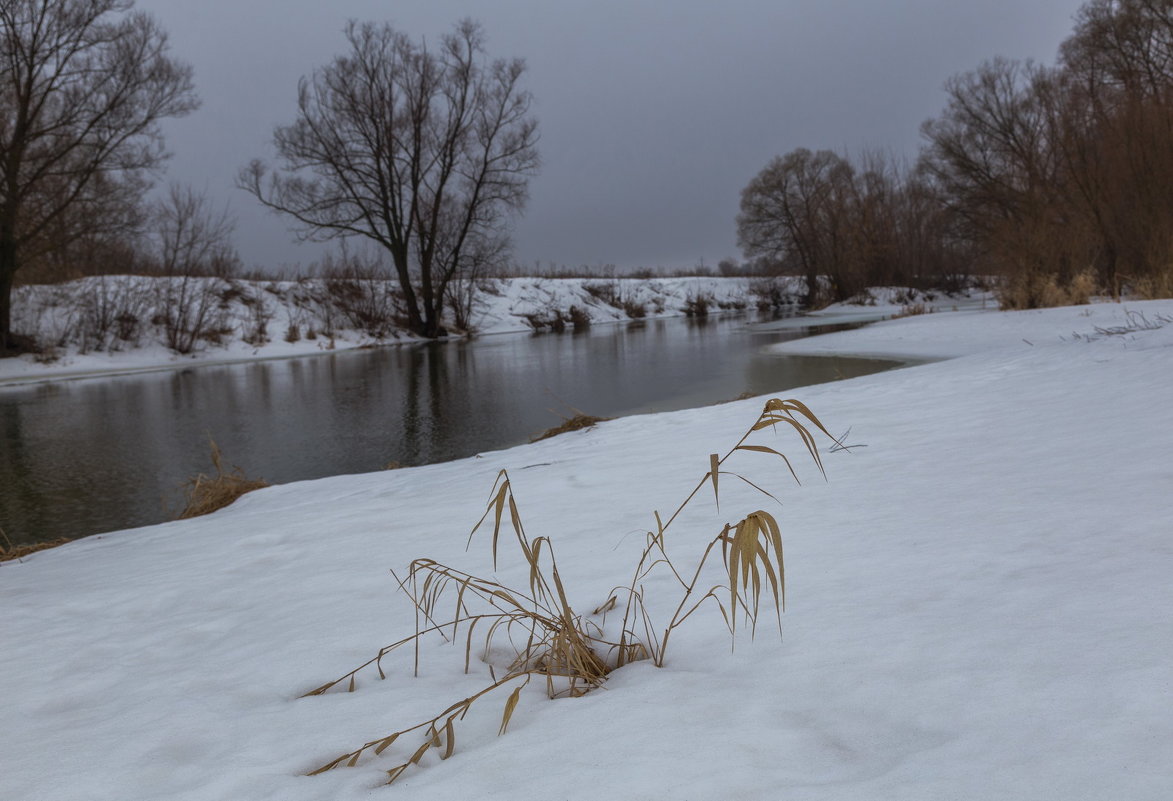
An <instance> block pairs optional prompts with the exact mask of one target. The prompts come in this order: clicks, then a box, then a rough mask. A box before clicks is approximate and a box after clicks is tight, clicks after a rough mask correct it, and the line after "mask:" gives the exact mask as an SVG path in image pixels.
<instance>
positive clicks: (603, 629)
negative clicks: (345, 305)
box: [306, 399, 834, 783]
mask: <svg viewBox="0 0 1173 801" xmlns="http://www.w3.org/2000/svg"><path fill="white" fill-rule="evenodd" d="M779 426H781V427H782V428H784V429H793V431H794V432H795V433H796V434H797V435H798V437H799V439H800V441H801V442H802V445H803V447H804V449H805V450H806V451H807V453H808V455H809V456H810V457H811V459H812V460H813V461H814V463H815V465H816V466H817V467H818V469H819V471H820V472H822V471H823V464H822V460H821V458H820V456H819V450H818V447H817V444H816V439H815V434H816V433H822V434H823V435H826V436H827V437H828V438H829V439H831V440H833V441H834V437H832V436H831V435H830V433H829V432H828V431H827V429H826V428H825V427H824V426H823V424H822V423H821V422H820V421H819V420H818V418H817V417H815V415H814V414H813V413H812V412H811V411H810V410H809V409H808V408H807V407H806V406H805V405H803V404H802V403H800V402H799V401H796V400H778V399H772V400H770V401H767V403H766V404H765V407H764V408H763V410H762V412H761V414H760V415H759V416H758V418H757V420H755V421H754V424H753V425H752V426H751V427H750V428H749V430H748V431H746V433H745V435H744V436H742V438H741V439H740V440H738V442H737V444H735V445H734V446H733V447H732V448H731V449H730V450H729V451H728V452H727V453H726V454H725V455H724V456H720V455H718V454H712V455H711V456H710V457H709V470H708V472H706V473H705V474H704V476H703V477H702V478H701V479H700V481H699V482H698V484H697V485H696V487H695V488H694V489H693V490H692V492H691V493H689V495H688V496H687V497H686V498H685V499H684V501H683V502H682V503H681V504H680V506H679V507H677V508H676V510H675V511H674V512H672V514H671V515H670V516H669V517H668V518H667V520H666V521H665V520H664V519H663V518H662V517H661V516H660V514H659V513H658V512H657V513H655V521H656V526H655V530H654V531H649V532H648V533H647V539H646V542H645V546H644V548H643V550H642V553H641V555H640V558H639V560H638V562H637V564H636V566H635V569H634V571H633V573H632V577H631V579H630V581H629V582H628V583H627V584H621V585H619V586H617V587H615V588H614V589H612V590H611V591H610V592H609V593H608V597H607V601H606V602H605V603H603V604H602V605H600V606H599V607H598V608H596V609H595V610H593V612H592V613H590V614H587V615H583V614H580V613H579V612H576V611H575V610H574V609H573V608H572V606H571V604H570V601H569V596H568V593H567V590H566V587H565V586H564V584H563V580H562V574H561V573H560V571H559V569H558V561H557V559H556V558H555V554H554V544H553V542H552V541H551V540H550V538H549V537H545V536H539V537H533V538H531V537H530V536H529V535H528V534H527V533H526V531H525V526H524V523H523V520H522V515H521V512H520V510H519V507H518V503H517V499H516V498H515V496H514V494H513V486H512V483H511V481H510V479H509V475H508V473H506V472H505V471H501V473H499V474H498V476H497V480H496V482H495V483H494V486H493V490H492V492H491V494H490V498H489V501H488V504H487V506H486V509H485V513H484V515H483V516H482V517H481V519H480V521H479V522H478V523H477V524H476V526H474V527H473V530H472V532H471V533H470V535H469V542H470V543H471V541H472V538H473V536H474V535H475V534H476V533H477V531H480V530H482V529H484V530H486V531H490V533H489V535H488V536H489V537H490V553H491V555H492V562H493V569H494V571H495V570H496V568H497V563H498V559H499V557H500V556H501V552H502V549H503V545H502V535H503V534H504V535H505V540H506V541H507V542H511V543H512V546H511V549H512V552H513V555H514V556H515V557H516V556H520V558H521V563H522V565H523V566H524V567H525V568H527V569H528V581H527V583H526V585H525V586H524V587H508V586H505V585H504V584H501V583H500V582H498V581H496V580H494V579H488V578H484V577H481V576H477V575H473V574H471V573H467V572H465V571H462V570H458V569H456V568H453V567H450V566H447V565H443V564H440V563H439V562H436V561H434V560H432V559H426V558H423V559H416V560H414V561H413V562H412V563H411V564H410V565H409V566H408V569H407V572H406V574H405V575H403V576H402V577H399V576H396V578H397V580H398V582H399V587H400V589H401V590H402V591H403V592H404V593H405V594H406V595H407V597H408V599H409V600H410V602H411V604H412V605H413V607H414V609H415V611H416V627H415V631H414V633H412V634H409V635H407V636H405V637H403V638H402V639H400V640H398V641H396V642H394V643H392V644H390V645H388V646H386V647H384V648H382V649H380V650H379V652H378V653H377V654H376V655H375V656H374V657H373V658H372V659H370V660H368V661H367V662H365V663H363V664H362V665H359V666H358V667H357V668H355V669H354V670H352V671H350V672H349V673H346V674H344V675H342V676H341V677H339V678H337V679H334V680H333V681H330V682H327V683H325V684H323V685H321V686H319V687H317V688H316V689H314V690H312V691H310V692H309V693H306V695H307V696H310V695H322V694H324V693H326V692H328V691H330V690H332V689H335V688H338V687H345V688H346V689H347V690H348V691H350V692H354V691H355V689H356V680H357V677H358V676H359V674H360V673H363V672H371V671H373V672H376V673H377V674H378V677H379V678H380V679H385V678H386V677H387V672H386V670H385V668H384V661H385V660H387V659H389V658H390V657H391V655H392V653H393V652H396V651H399V650H400V649H404V648H407V649H409V650H410V651H411V652H412V653H413V654H414V658H413V666H414V669H415V671H416V672H417V673H418V670H419V653H420V647H421V644H422V643H423V642H424V641H425V640H428V639H431V638H435V637H439V638H442V639H444V640H448V641H450V642H453V643H457V644H460V645H462V647H461V648H460V653H461V655H462V658H463V661H464V669H465V672H468V671H469V670H470V669H471V667H472V662H473V657H474V654H476V655H477V656H478V657H480V658H482V659H484V660H485V661H486V662H489V658H488V657H489V654H490V653H500V652H505V653H508V654H510V657H509V658H508V661H506V662H502V663H499V664H498V667H494V666H493V664H492V663H491V662H490V665H489V679H490V680H489V683H488V684H487V685H486V686H484V687H483V688H482V689H480V690H478V691H477V692H476V693H474V694H472V695H470V696H468V697H466V698H462V699H460V700H458V701H455V702H454V703H452V704H450V705H449V706H448V707H446V708H445V709H444V710H443V711H441V712H440V713H439V714H437V715H435V716H433V717H431V718H428V719H426V720H423V721H420V722H418V723H415V724H414V725H412V726H409V727H407V728H403V729H399V730H397V731H395V732H392V733H390V734H387V735H384V736H381V737H379V738H377V739H374V740H370V741H368V742H366V743H364V744H363V745H361V746H359V747H358V748H356V749H355V750H353V751H349V752H347V753H345V754H342V755H340V756H338V757H336V758H334V759H332V760H330V761H329V762H327V763H325V764H323V765H322V766H320V767H318V768H317V769H316V770H313V771H311V775H314V774H319V773H323V772H325V771H328V770H331V769H333V768H336V767H339V766H342V765H346V766H352V767H353V766H355V765H357V764H358V763H359V761H360V760H361V759H362V758H363V757H364V756H367V755H371V756H378V755H381V754H383V753H384V752H385V751H387V750H388V749H390V748H392V746H393V745H395V744H396V743H397V742H398V741H400V739H401V738H404V737H406V736H407V735H420V736H419V737H418V739H415V740H414V742H413V744H412V745H410V746H409V749H410V750H409V751H405V752H404V754H403V756H404V757H406V758H405V759H402V761H399V762H397V764H395V765H394V766H393V767H391V768H390V769H388V770H387V771H386V772H387V776H388V783H390V782H393V781H395V780H396V779H397V778H399V777H400V776H401V775H402V774H403V773H404V772H405V771H406V770H408V769H409V768H410V767H411V766H412V765H419V764H420V763H421V761H422V760H423V759H424V757H425V755H427V754H428V753H429V752H433V753H436V754H438V755H439V757H440V758H441V759H447V758H448V757H450V756H451V755H452V754H453V752H454V749H455V744H456V731H457V727H456V724H457V723H459V722H460V721H461V720H462V719H463V718H464V717H465V715H467V714H468V712H469V710H470V709H471V708H472V707H473V705H474V704H476V703H477V702H478V701H480V700H482V699H484V698H486V697H487V696H489V695H491V694H494V693H496V692H497V691H502V692H504V690H506V689H508V690H509V693H508V695H507V696H506V697H505V702H504V705H503V707H502V708H501V718H500V726H499V729H498V731H499V733H504V732H505V731H506V729H507V728H508V726H509V723H510V720H511V719H512V717H513V715H514V712H515V710H516V708H517V705H518V703H519V701H520V698H521V692H522V690H523V689H524V688H525V687H526V686H528V685H529V684H530V683H531V682H532V681H534V680H535V679H536V680H538V681H539V682H540V683H542V684H543V685H544V688H545V692H546V695H547V696H548V697H550V698H560V697H575V696H581V695H583V694H585V693H588V692H590V691H591V690H594V689H596V688H598V687H601V686H602V685H603V684H604V683H605V681H606V680H607V676H608V675H609V674H610V673H611V672H612V671H614V670H616V669H618V668H620V667H622V666H624V665H625V664H629V663H631V662H636V661H642V660H651V661H652V663H653V664H655V665H656V666H658V667H662V666H663V665H664V664H665V660H666V658H667V653H668V646H669V641H670V638H671V636H672V634H673V633H674V632H675V631H676V630H677V629H678V628H680V627H681V626H682V625H683V624H684V622H685V621H686V620H688V619H689V618H690V617H691V616H692V615H693V614H694V613H696V612H697V611H698V610H699V609H700V608H701V607H703V606H705V605H706V604H708V605H711V606H716V607H717V609H718V611H719V612H720V614H721V616H722V618H723V620H724V622H725V624H726V627H727V628H728V630H729V634H730V637H731V638H734V637H736V634H737V629H738V625H739V623H740V624H742V625H747V626H748V627H749V628H750V629H751V630H752V629H755V628H756V625H757V622H758V619H759V617H760V615H761V614H762V613H766V614H771V615H772V616H773V617H774V618H775V619H776V620H777V624H778V629H779V633H781V614H782V609H783V604H784V599H785V590H786V585H785V569H784V560H783V552H782V534H781V529H780V527H779V525H778V521H777V520H776V519H775V518H774V516H773V515H771V514H770V513H769V512H766V511H763V510H758V511H754V512H750V513H749V514H747V515H746V516H745V517H743V518H742V519H741V520H740V521H738V522H737V523H731V524H726V525H725V526H724V527H723V528H722V529H721V531H719V532H718V533H717V534H716V535H715V536H713V537H712V538H711V539H710V540H709V541H708V542H707V544H706V545H705V547H704V548H703V549H702V551H701V553H700V554H699V556H698V558H697V561H696V563H695V566H694V567H693V569H692V570H681V569H679V568H678V566H677V563H676V562H675V561H674V560H673V558H672V557H671V556H670V555H669V552H668V548H667V542H668V532H669V529H670V528H671V527H672V524H673V523H674V522H675V521H676V520H677V519H678V517H679V515H680V514H681V512H682V511H684V509H685V508H686V507H687V506H688V505H689V504H690V503H692V502H693V500H694V499H695V498H696V497H697V496H698V495H699V494H701V493H702V490H704V489H705V487H706V486H711V487H712V491H713V497H714V499H715V500H716V501H717V502H718V503H719V501H720V479H721V477H722V476H732V477H735V478H737V479H739V480H741V481H744V482H745V483H747V484H749V485H750V486H751V487H753V488H754V489H755V490H757V491H758V492H761V493H763V494H765V495H767V496H769V497H771V498H773V496H772V495H770V493H769V492H766V491H765V490H763V489H762V488H761V487H759V486H758V485H757V484H755V483H753V482H752V481H750V480H749V479H747V478H745V477H744V476H741V475H740V474H737V473H732V472H728V471H727V470H725V469H724V468H725V465H726V462H727V461H728V460H729V459H730V458H732V457H733V456H734V455H735V454H747V453H754V454H765V455H768V456H773V457H776V458H778V459H781V460H782V461H783V463H785V465H786V466H787V468H788V470H789V471H790V473H791V475H793V476H794V478H795V480H797V479H798V476H797V473H796V472H795V470H794V468H793V466H792V465H791V463H790V460H789V459H788V458H787V457H786V456H785V455H784V454H783V453H782V452H781V451H778V450H776V449H774V448H772V447H768V446H765V445H760V444H750V443H749V440H750V437H751V436H752V435H753V434H754V433H755V432H758V431H761V430H763V429H767V428H769V429H776V428H778V427H779ZM718 553H719V554H720V557H721V560H722V566H723V569H722V570H721V574H720V575H721V576H722V577H723V581H720V582H718V583H716V584H710V583H708V582H707V581H706V580H705V579H703V578H702V577H703V576H705V575H707V572H706V571H705V570H704V568H705V566H706V565H707V564H709V563H710V561H711V560H712V559H714V558H715V555H716V554H718ZM654 572H666V573H668V574H670V575H671V576H672V577H674V581H675V585H676V587H677V592H678V593H679V600H678V602H677V603H676V604H675V607H674V612H673V613H672V615H671V616H670V617H669V618H668V620H667V621H666V622H663V621H660V622H657V621H656V620H655V619H654V617H653V614H652V612H651V610H650V609H649V606H648V604H647V603H646V600H647V599H646V598H645V595H644V587H645V584H646V583H647V579H648V577H649V576H650V575H651V574H652V573H654ZM669 606H671V604H669ZM620 609H622V615H621V616H620V615H619V614H618V610H620ZM612 613H614V614H612ZM608 616H610V617H611V620H610V621H608ZM616 618H619V621H618V624H617V625H616V620H615V619H616Z"/></svg>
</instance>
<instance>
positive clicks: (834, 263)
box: [737, 148, 855, 304]
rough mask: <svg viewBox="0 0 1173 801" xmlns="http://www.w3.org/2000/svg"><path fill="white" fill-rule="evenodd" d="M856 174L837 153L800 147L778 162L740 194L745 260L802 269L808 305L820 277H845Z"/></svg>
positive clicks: (817, 290) (815, 295)
mask: <svg viewBox="0 0 1173 801" xmlns="http://www.w3.org/2000/svg"><path fill="white" fill-rule="evenodd" d="M854 174H855V172H854V168H853V167H852V166H851V164H850V163H849V162H848V161H847V160H846V159H844V158H843V157H842V156H840V155H838V154H837V153H834V152H832V151H830V150H820V151H818V152H815V153H812V152H811V151H810V150H807V149H806V148H799V149H797V150H792V151H791V152H789V153H787V154H786V155H785V156H780V157H777V158H775V159H773V160H772V161H771V162H770V163H769V164H767V165H766V166H765V168H764V169H763V170H762V171H761V172H760V173H758V174H757V175H756V176H754V178H753V180H751V181H750V182H749V184H748V185H747V186H746V187H745V188H744V189H743V190H742V191H741V213H740V214H738V216H737V242H738V245H739V246H740V247H741V249H742V251H743V252H744V253H745V256H746V258H751V259H752V258H755V257H758V256H765V257H769V258H771V259H778V260H781V261H783V262H787V263H790V264H792V265H793V266H795V267H797V269H798V270H800V271H801V272H802V273H803V274H804V275H805V276H806V284H807V298H806V302H807V304H813V303H815V302H817V300H818V299H819V296H820V294H821V288H820V286H819V279H820V276H827V277H829V278H831V280H832V281H835V280H836V278H837V277H838V276H840V275H841V272H842V270H841V267H842V262H843V260H844V258H845V255H846V252H847V248H848V244H849V243H848V236H849V231H850V221H849V220H848V218H847V215H848V210H847V208H846V204H847V203H848V202H849V199H850V196H851V190H852V182H853V180H854Z"/></svg>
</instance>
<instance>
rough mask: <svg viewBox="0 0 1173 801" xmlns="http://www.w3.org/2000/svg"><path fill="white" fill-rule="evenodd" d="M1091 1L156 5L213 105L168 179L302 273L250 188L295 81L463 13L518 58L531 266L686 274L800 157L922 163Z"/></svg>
mask: <svg viewBox="0 0 1173 801" xmlns="http://www.w3.org/2000/svg"><path fill="white" fill-rule="evenodd" d="M1081 4H1082V2H1081V0H980V1H978V2H975V0H722V1H721V2H710V0H676V1H675V2H669V1H668V0H660V2H640V1H639V0H623V1H621V2H620V1H616V0H481V2H474V1H473V0H382V1H381V2H377V1H376V0H330V1H329V2H323V0H312V1H310V0H139V2H138V7H139V8H141V9H144V10H146V11H149V12H151V13H152V14H154V15H155V16H156V17H157V18H158V19H159V21H160V22H161V23H162V24H163V26H164V27H165V28H166V29H167V30H168V31H169V32H170V34H171V41H172V48H173V52H174V54H175V55H176V56H178V57H179V58H182V59H184V60H186V61H188V62H189V63H191V64H192V65H193V66H194V67H195V74H196V86H197V88H198V90H199V93H200V96H201V97H202V99H203V107H202V108H201V109H200V110H199V111H198V112H196V113H195V114H193V115H191V116H189V117H186V118H183V119H181V120H177V121H172V122H169V123H168V124H167V126H166V131H167V136H168V145H169V147H170V149H171V151H172V152H173V153H174V154H175V155H174V158H173V159H172V161H171V162H170V165H169V168H168V173H167V177H168V179H170V180H179V181H185V182H190V183H191V184H192V185H193V186H195V188H196V189H199V190H204V191H206V192H207V194H208V195H209V196H210V197H212V198H213V199H214V200H216V201H217V202H218V203H228V204H230V208H231V211H232V213H233V214H234V215H235V216H236V218H237V232H236V244H237V247H238V249H239V250H240V253H241V256H242V257H243V259H244V261H245V264H246V265H247V266H249V267H252V266H261V267H267V268H277V267H280V266H281V265H293V264H296V263H299V262H300V263H302V264H306V263H308V262H311V261H313V260H314V259H315V258H316V257H317V255H318V253H319V251H318V249H317V248H315V247H314V246H307V245H298V244H296V243H295V242H294V241H293V236H292V234H291V233H290V232H289V230H288V225H287V223H286V222H285V221H284V220H282V219H281V218H279V217H275V216H273V215H272V214H270V213H269V212H267V211H265V210H264V209H262V208H261V207H260V206H259V205H258V204H257V203H256V201H255V200H253V199H252V198H251V197H250V196H249V195H247V194H245V193H244V192H242V191H240V190H237V189H235V188H234V181H235V176H236V173H237V171H238V170H239V169H240V167H241V166H243V165H244V164H246V163H247V162H248V161H249V160H250V159H252V158H256V157H260V158H264V159H266V160H269V159H270V158H271V156H272V150H271V146H270V141H271V136H272V131H273V127H274V126H275V125H279V124H287V123H289V122H292V121H293V118H294V113H295V111H296V89H297V82H298V79H299V78H300V77H301V76H303V75H307V74H309V73H311V72H312V71H313V70H314V69H315V68H317V67H319V66H322V65H324V64H325V63H327V62H328V61H329V60H330V59H331V57H333V56H334V55H336V54H338V53H340V52H342V51H343V50H344V49H345V41H344V39H343V36H342V28H343V26H344V24H345V23H346V20H347V19H350V18H355V19H360V20H386V21H389V22H391V23H392V24H394V25H395V26H396V27H398V28H400V29H401V30H402V31H404V32H406V33H408V34H409V35H411V36H412V38H415V39H417V40H418V39H419V37H422V36H426V37H428V38H429V39H431V40H434V39H435V38H436V37H438V36H439V35H441V34H443V33H445V32H447V31H448V30H449V29H450V28H451V26H452V24H453V23H454V22H455V21H457V20H458V19H460V18H462V17H473V18H474V19H477V20H479V21H481V22H482V23H483V24H484V27H485V31H486V33H487V36H488V51H489V54H490V55H491V56H494V57H514V56H520V57H522V58H524V59H526V61H527V63H528V66H529V71H528V75H527V80H526V82H525V85H526V87H527V88H528V89H529V90H530V91H532V92H533V94H534V95H535V98H536V102H535V106H534V108H535V111H536V113H537V116H538V118H539V120H540V125H541V143H540V149H541V155H542V162H543V166H542V171H541V174H540V176H538V177H537V178H535V179H534V180H533V181H531V183H530V202H529V205H528V207H527V209H526V212H525V215H524V216H523V217H522V218H521V219H519V221H518V223H517V225H516V228H515V233H514V244H515V248H514V252H515V256H516V260H517V261H518V262H520V263H521V264H524V265H533V264H534V262H536V261H540V262H542V264H543V266H545V265H546V264H547V263H550V262H553V263H555V264H559V265H563V264H564V265H567V266H577V265H582V264H585V265H591V266H599V265H606V264H616V265H618V266H619V267H621V268H623V269H630V268H634V267H642V266H650V267H655V266H664V267H684V266H692V265H695V264H697V263H698V262H699V261H701V260H702V259H703V260H704V262H705V263H706V264H710V265H713V264H716V262H717V261H718V260H719V259H721V258H724V257H739V255H740V254H739V253H738V251H737V248H736V242H735V230H734V229H735V223H734V219H735V217H736V215H737V204H738V196H739V192H740V191H741V188H742V187H743V186H745V184H746V183H747V182H748V181H749V179H750V178H751V177H753V175H754V174H755V173H757V172H758V171H759V170H760V169H761V168H762V167H763V166H764V165H765V164H766V162H767V161H768V160H769V159H770V158H771V157H773V156H775V155H779V154H782V153H785V152H787V151H789V150H792V149H794V148H796V147H808V148H811V149H819V148H830V149H834V150H839V151H841V152H848V153H858V152H859V151H860V150H861V149H863V148H881V149H885V150H889V151H892V152H894V153H896V154H900V155H907V156H909V157H911V156H913V155H914V154H915V153H916V150H917V148H918V146H919V143H920V135H919V128H920V124H921V122H922V121H924V120H925V119H926V118H928V117H930V116H933V115H935V114H936V113H937V112H938V111H939V110H940V109H941V108H942V106H943V103H944V94H943V92H942V90H941V86H942V84H943V83H944V81H945V79H946V78H948V77H949V76H950V75H953V74H956V73H958V72H962V71H967V70H971V69H973V68H974V67H976V66H977V65H978V64H979V63H980V62H981V61H983V60H985V59H987V58H991V57H994V56H1006V57H1009V58H1021V59H1027V58H1030V59H1034V60H1036V61H1041V62H1046V63H1051V62H1053V60H1054V57H1055V52H1056V48H1057V47H1058V45H1059V43H1060V42H1061V41H1062V40H1063V39H1064V38H1065V37H1066V36H1067V34H1068V33H1069V32H1070V30H1071V26H1072V18H1073V15H1074V13H1075V11H1076V10H1077V9H1078V8H1079V6H1080V5H1081Z"/></svg>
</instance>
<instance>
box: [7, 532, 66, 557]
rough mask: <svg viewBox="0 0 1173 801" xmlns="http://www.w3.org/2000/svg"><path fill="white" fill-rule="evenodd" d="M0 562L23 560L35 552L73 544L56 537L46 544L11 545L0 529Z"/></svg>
mask: <svg viewBox="0 0 1173 801" xmlns="http://www.w3.org/2000/svg"><path fill="white" fill-rule="evenodd" d="M0 539H3V540H4V542H0V562H8V561H10V560H12V559H23V558H24V557H26V556H28V555H29V554H34V553H36V552H37V551H46V550H48V549H49V548H56V547H57V546H58V545H64V544H65V543H67V542H73V540H71V539H69V538H68V537H58V538H57V539H55V540H49V541H47V542H32V543H28V544H25V545H13V544H12V540H10V539H8V535H7V534H5V533H4V529H2V528H0Z"/></svg>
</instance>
